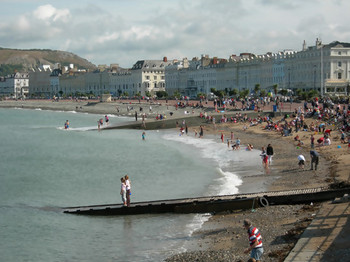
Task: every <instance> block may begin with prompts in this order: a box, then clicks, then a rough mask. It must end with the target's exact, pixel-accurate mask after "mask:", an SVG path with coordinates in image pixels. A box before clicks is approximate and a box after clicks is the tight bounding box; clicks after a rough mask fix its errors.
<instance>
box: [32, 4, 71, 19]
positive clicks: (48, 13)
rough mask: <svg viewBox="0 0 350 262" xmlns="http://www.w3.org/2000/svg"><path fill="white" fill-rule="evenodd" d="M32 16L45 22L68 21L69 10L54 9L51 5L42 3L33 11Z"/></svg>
mask: <svg viewBox="0 0 350 262" xmlns="http://www.w3.org/2000/svg"><path fill="white" fill-rule="evenodd" d="M33 16H34V17H35V18H37V19H39V20H43V21H46V22H59V21H60V22H68V20H69V18H70V12H69V10H68V9H66V8H65V9H56V8H55V7H53V6H52V5H42V6H39V7H38V8H37V9H36V10H34V11H33Z"/></svg>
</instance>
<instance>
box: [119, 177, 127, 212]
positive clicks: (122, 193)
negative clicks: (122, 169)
mask: <svg viewBox="0 0 350 262" xmlns="http://www.w3.org/2000/svg"><path fill="white" fill-rule="evenodd" d="M120 182H121V185H120V195H121V196H122V201H123V205H124V206H126V184H125V178H124V177H122V178H121V179H120Z"/></svg>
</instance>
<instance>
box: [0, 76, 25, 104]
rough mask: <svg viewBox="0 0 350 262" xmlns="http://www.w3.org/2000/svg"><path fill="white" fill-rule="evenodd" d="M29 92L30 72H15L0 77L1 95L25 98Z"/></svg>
mask: <svg viewBox="0 0 350 262" xmlns="http://www.w3.org/2000/svg"><path fill="white" fill-rule="evenodd" d="M28 93H29V75H28V73H15V74H12V75H9V76H7V77H1V78H0V95H4V96H10V97H13V98H15V99H19V98H25V97H27V96H28Z"/></svg>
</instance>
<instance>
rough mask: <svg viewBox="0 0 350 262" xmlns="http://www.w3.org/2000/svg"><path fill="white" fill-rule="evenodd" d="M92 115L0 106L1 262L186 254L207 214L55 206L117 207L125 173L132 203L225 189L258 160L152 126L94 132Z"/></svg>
mask: <svg viewBox="0 0 350 262" xmlns="http://www.w3.org/2000/svg"><path fill="white" fill-rule="evenodd" d="M101 117H103V116H102V115H94V114H82V113H76V112H55V111H43V110H24V109H0V121H1V123H2V124H1V125H0V138H1V139H0V148H1V150H0V167H1V171H0V172H1V173H0V228H1V238H0V254H1V260H2V261H162V260H164V259H165V258H166V257H168V256H170V255H172V254H175V253H178V252H181V251H185V250H186V243H187V242H188V241H189V239H190V237H191V234H192V232H193V231H194V230H196V229H198V228H200V227H201V225H202V223H203V222H204V221H206V220H207V219H208V218H209V215H208V214H202V215H195V214H162V215H136V216H125V217H120V216H117V217H89V216H76V215H71V214H64V213H62V210H61V208H62V207H67V206H78V205H79V206H80V205H95V204H111V203H120V202H121V199H120V194H119V192H120V177H122V176H124V175H125V174H128V175H129V177H130V180H131V184H132V195H131V197H132V198H131V200H132V201H147V200H160V199H171V198H184V197H196V196H208V195H220V194H234V193H237V192H238V191H239V188H240V186H241V185H242V178H241V177H240V174H242V172H241V171H242V170H251V169H256V168H257V163H258V164H260V160H259V153H258V152H247V151H244V150H241V151H239V152H235V151H232V150H228V147H227V145H225V144H223V143H219V139H216V138H211V139H199V138H195V137H194V136H193V135H189V136H180V135H179V133H178V132H177V131H173V130H172V131H169V130H168V131H158V130H155V131H147V132H146V140H145V141H143V140H142V139H141V133H142V131H140V130H102V131H101V132H98V131H97V130H96V127H97V120H98V119H99V118H101ZM66 120H69V121H70V129H69V130H64V128H63V125H64V122H65V121H66ZM110 120H111V123H112V124H113V123H118V122H125V121H133V119H131V118H125V117H124V118H123V117H116V116H113V115H110ZM247 159H249V160H250V161H247ZM251 160H253V161H251Z"/></svg>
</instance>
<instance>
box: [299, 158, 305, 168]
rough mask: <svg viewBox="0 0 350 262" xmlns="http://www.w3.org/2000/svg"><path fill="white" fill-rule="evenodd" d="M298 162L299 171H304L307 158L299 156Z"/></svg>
mask: <svg viewBox="0 0 350 262" xmlns="http://www.w3.org/2000/svg"><path fill="white" fill-rule="evenodd" d="M298 160H299V163H298V165H299V169H303V170H304V166H305V157H304V156H303V155H298Z"/></svg>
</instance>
